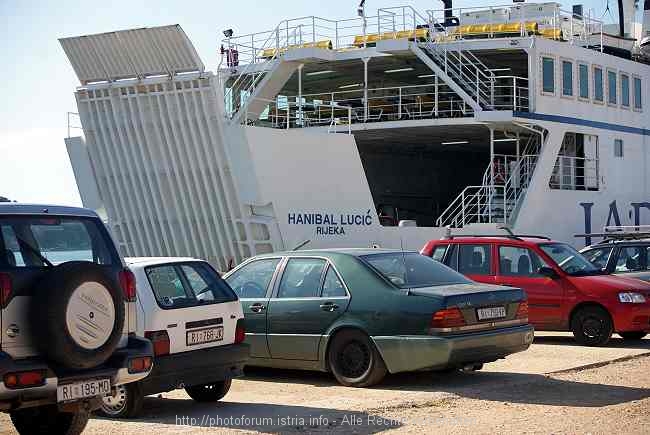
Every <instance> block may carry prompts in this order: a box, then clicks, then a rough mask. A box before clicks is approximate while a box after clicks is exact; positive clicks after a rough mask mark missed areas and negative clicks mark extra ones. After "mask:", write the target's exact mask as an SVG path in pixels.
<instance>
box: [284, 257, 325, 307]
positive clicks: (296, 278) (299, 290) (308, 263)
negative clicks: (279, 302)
mask: <svg viewBox="0 0 650 435" xmlns="http://www.w3.org/2000/svg"><path fill="white" fill-rule="evenodd" d="M325 264H326V261H325V260H322V259H320V258H291V259H289V261H288V262H287V265H286V266H285V268H284V272H283V273H282V279H281V280H280V287H279V289H278V298H313V297H318V296H319V293H320V287H321V277H322V275H323V269H325Z"/></svg>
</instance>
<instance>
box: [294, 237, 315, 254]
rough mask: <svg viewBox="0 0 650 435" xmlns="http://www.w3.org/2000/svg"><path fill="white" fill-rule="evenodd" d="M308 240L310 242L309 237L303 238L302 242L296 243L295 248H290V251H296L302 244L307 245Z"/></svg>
mask: <svg viewBox="0 0 650 435" xmlns="http://www.w3.org/2000/svg"><path fill="white" fill-rule="evenodd" d="M309 242H311V240H310V239H307V240H305V241H304V242H301V243H298V244H297V245H296V247H295V248H293V249H292V251H297V250H298V249H300V248H302V247H303V246H305V245H307V244H308V243H309Z"/></svg>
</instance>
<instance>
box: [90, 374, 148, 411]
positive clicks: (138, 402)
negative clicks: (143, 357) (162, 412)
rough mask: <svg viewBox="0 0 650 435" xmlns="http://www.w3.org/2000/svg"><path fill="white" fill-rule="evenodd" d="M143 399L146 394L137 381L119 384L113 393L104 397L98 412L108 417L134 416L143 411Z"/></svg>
mask: <svg viewBox="0 0 650 435" xmlns="http://www.w3.org/2000/svg"><path fill="white" fill-rule="evenodd" d="M143 400H144V395H143V394H142V389H141V388H140V384H138V383H137V382H132V383H130V384H126V385H118V386H117V387H115V390H114V392H113V394H111V395H110V396H106V397H104V398H102V406H101V407H100V408H99V409H98V410H97V412H98V413H99V414H100V415H103V416H104V417H108V418H134V417H137V416H138V415H139V414H140V412H141V411H142V402H143Z"/></svg>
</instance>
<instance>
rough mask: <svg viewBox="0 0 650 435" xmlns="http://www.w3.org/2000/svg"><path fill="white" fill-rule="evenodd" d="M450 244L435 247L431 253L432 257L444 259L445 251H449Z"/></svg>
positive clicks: (438, 259) (439, 259)
mask: <svg viewBox="0 0 650 435" xmlns="http://www.w3.org/2000/svg"><path fill="white" fill-rule="evenodd" d="M448 246H449V245H438V246H436V247H435V249H434V250H433V253H432V254H431V258H433V259H434V260H436V261H442V259H443V258H445V252H447V247H448Z"/></svg>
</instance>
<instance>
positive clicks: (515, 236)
mask: <svg viewBox="0 0 650 435" xmlns="http://www.w3.org/2000/svg"><path fill="white" fill-rule="evenodd" d="M461 237H487V238H489V237H500V238H505V239H513V240H521V241H523V239H524V237H525V238H527V239H542V240H551V239H550V238H549V237H546V236H537V235H534V234H457V235H455V236H454V235H451V236H447V237H445V239H458V238H461Z"/></svg>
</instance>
